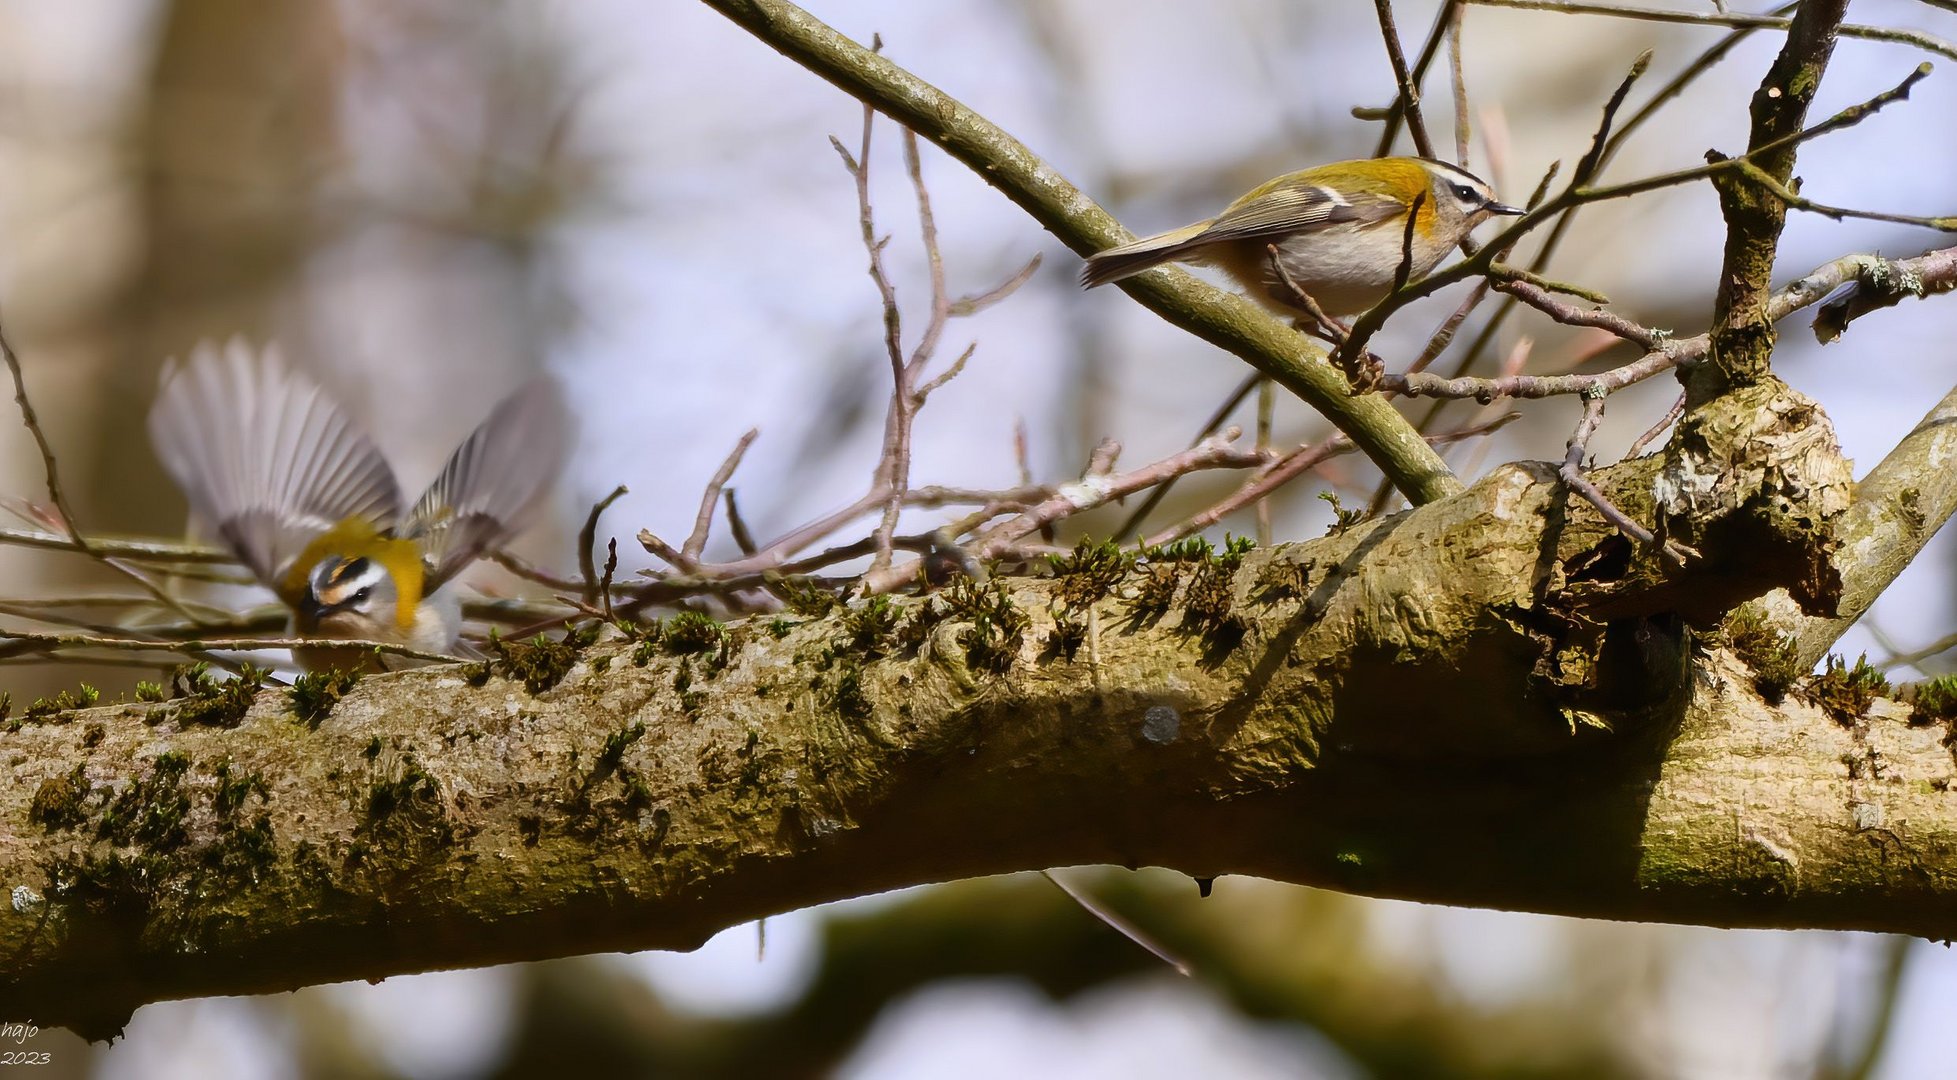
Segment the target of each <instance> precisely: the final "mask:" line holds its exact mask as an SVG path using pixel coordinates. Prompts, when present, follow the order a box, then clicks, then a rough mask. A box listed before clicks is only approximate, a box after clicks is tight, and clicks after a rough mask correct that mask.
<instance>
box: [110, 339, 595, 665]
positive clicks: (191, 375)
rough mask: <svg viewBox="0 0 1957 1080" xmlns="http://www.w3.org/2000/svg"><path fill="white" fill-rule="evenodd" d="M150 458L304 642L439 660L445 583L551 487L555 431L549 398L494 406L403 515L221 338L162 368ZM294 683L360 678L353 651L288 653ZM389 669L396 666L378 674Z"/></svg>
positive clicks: (306, 413)
mask: <svg viewBox="0 0 1957 1080" xmlns="http://www.w3.org/2000/svg"><path fill="white" fill-rule="evenodd" d="M149 431H150V440H151V442H152V443H153V444H154V445H155V447H156V453H157V457H158V458H160V459H161V460H162V462H163V467H164V468H165V469H166V470H168V471H169V473H170V475H171V477H173V478H174V479H175V480H176V482H177V486H179V487H181V488H182V489H183V491H184V494H185V496H186V497H188V499H189V501H190V508H191V511H192V512H193V513H194V514H195V515H196V516H197V517H198V518H200V519H202V520H203V521H204V522H205V523H206V524H207V525H209V526H210V527H212V528H214V529H216V530H217V533H218V535H219V536H220V537H222V538H223V540H224V542H225V543H226V544H228V545H229V546H230V547H231V550H232V551H233V552H235V553H236V554H237V556H238V558H239V560H240V561H242V562H243V563H244V564H245V565H246V566H247V567H249V568H250V570H251V572H252V573H253V574H254V575H256V576H257V578H258V580H259V581H260V582H262V583H264V584H265V585H266V586H267V587H268V588H270V589H271V590H272V591H273V592H274V593H276V594H277V595H278V597H279V599H280V600H281V601H282V602H284V603H285V605H286V606H287V607H289V608H291V609H292V630H293V632H294V633H295V634H297V635H299V636H302V637H313V638H339V639H355V640H368V641H385V642H391V643H394V644H399V645H405V646H408V647H410V648H413V649H418V650H421V651H425V652H437V653H453V652H454V651H455V649H456V643H457V638H458V636H459V634H460V632H461V625H462V616H461V604H460V601H459V600H458V598H457V597H456V596H455V594H454V591H453V590H450V589H444V588H443V586H444V585H446V584H447V583H448V582H449V581H450V580H451V579H453V578H454V577H455V575H456V574H458V573H460V572H461V571H462V569H463V568H464V567H466V566H468V565H469V563H471V562H473V561H474V560H475V559H476V558H477V556H479V555H481V554H482V553H483V552H484V551H485V550H487V549H489V548H491V547H494V546H496V545H498V544H501V543H502V542H503V541H505V540H507V539H508V538H509V537H510V536H511V535H513V534H514V533H515V532H516V531H518V530H519V529H520V528H521V527H522V526H523V524H524V522H525V519H526V518H527V517H528V515H529V513H530V512H531V511H532V510H533V509H534V508H535V506H536V504H537V503H538V502H539V501H540V499H541V498H542V496H543V495H544V494H545V492H546V489H547V488H548V486H549V485H550V484H551V482H552V481H553V480H555V478H556V476H557V473H558V470H559V469H560V467H561V466H562V464H563V459H564V455H565V452H566V449H567V446H566V444H567V441H568V440H567V436H568V431H569V424H568V418H567V415H566V412H565V408H564V402H563V398H562V397H561V396H560V394H559V393H558V391H557V389H556V386H555V384H553V383H552V382H551V381H550V380H549V379H547V378H542V377H540V378H537V379H534V380H532V381H531V382H529V383H527V384H525V385H524V386H522V387H520V388H519V389H518V390H517V391H516V392H515V393H512V394H511V395H510V396H509V397H507V398H505V399H504V400H503V402H502V403H501V404H500V405H498V406H497V407H496V409H495V411H494V412H492V413H490V415H489V418H488V419H487V420H484V421H483V422H482V425H481V426H480V427H478V428H476V430H475V432H474V433H473V434H471V435H470V436H469V437H468V439H467V440H465V441H464V442H463V443H462V445H461V446H460V447H458V448H456V451H455V453H454V454H453V455H451V456H450V457H449V460H448V464H447V465H445V466H444V467H443V468H442V471H441V475H439V476H437V477H436V478H435V482H434V483H433V484H432V485H430V486H429V488H428V490H427V491H426V492H425V493H423V494H422V496H421V498H420V500H419V501H417V502H416V503H415V504H414V506H413V507H412V508H410V507H408V506H407V505H406V503H405V502H404V500H403V499H402V496H401V489H400V488H399V486H397V484H396V483H395V479H394V473H393V471H392V470H391V469H390V468H388V464H387V460H386V459H385V458H383V457H382V456H381V453H380V451H379V450H378V449H377V448H376V447H375V446H374V444H373V443H372V442H371V441H370V440H369V439H368V438H367V436H366V435H365V434H364V433H363V432H362V431H361V430H360V429H359V428H358V427H356V426H355V425H354V423H353V422H352V421H351V420H350V419H349V418H348V417H347V415H346V413H345V412H344V411H343V410H342V409H341V408H340V406H339V405H338V404H337V403H336V402H334V401H333V399H332V398H330V397H328V396H327V394H326V392H325V391H324V390H322V389H321V388H320V387H319V386H318V385H317V384H315V383H314V382H313V381H312V380H311V379H309V378H307V377H305V376H304V375H302V374H300V373H299V372H297V371H295V370H293V369H291V368H289V367H287V366H286V365H285V363H284V362H283V360H282V359H281V358H280V356H279V353H278V350H277V348H276V347H268V348H266V349H265V350H264V352H263V354H262V355H260V354H257V353H255V352H254V350H253V349H252V348H251V347H250V346H249V345H247V344H246V343H245V342H244V341H243V340H242V339H237V338H234V339H232V341H231V342H230V343H229V344H227V345H225V346H224V347H223V349H222V350H220V349H218V348H217V347H215V346H213V345H211V344H209V343H204V344H200V345H198V346H197V347H196V348H195V349H193V350H192V351H191V354H190V359H189V361H188V362H185V363H181V364H180V363H177V362H176V361H174V360H173V361H171V362H170V363H168V364H166V365H165V367H164V370H163V381H162V387H161V389H160V390H159V392H158V394H157V400H156V404H155V406H154V407H153V408H152V409H151V411H150V416H149ZM294 659H296V660H297V661H298V662H299V664H300V666H301V667H304V668H307V669H308V670H314V671H317V670H322V669H325V668H344V669H350V670H351V669H365V670H373V669H375V668H377V667H378V666H380V662H379V661H378V660H377V659H376V658H375V657H374V656H373V655H372V654H371V653H370V652H366V651H364V650H358V649H334V648H330V647H320V648H310V649H300V650H295V655H294ZM389 666H398V664H395V663H394V662H393V660H392V659H390V660H389Z"/></svg>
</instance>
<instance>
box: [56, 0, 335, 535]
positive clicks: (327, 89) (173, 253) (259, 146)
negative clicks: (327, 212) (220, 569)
mask: <svg viewBox="0 0 1957 1080" xmlns="http://www.w3.org/2000/svg"><path fill="white" fill-rule="evenodd" d="M158 18H159V23H160V31H159V33H158V34H157V37H156V42H157V45H156V53H155V59H154V64H153V67H152V69H151V75H150V80H149V82H150V87H149V92H148V93H147V94H146V95H144V97H143V99H142V101H143V105H144V110H145V111H143V112H141V113H139V114H137V115H136V116H135V117H134V118H133V119H132V122H131V126H130V130H129V133H128V138H129V143H130V146H131V147H132V149H133V157H134V160H133V162H132V168H133V170H134V171H135V173H136V175H137V178H138V179H137V182H138V183H139V184H140V185H141V190H142V197H141V206H142V214H141V217H140V218H139V220H138V227H139V228H140V229H141V230H142V233H143V236H142V239H141V241H140V243H139V245H138V248H137V249H138V250H139V251H140V253H141V256H140V257H141V263H140V264H139V265H138V267H137V268H136V270H135V272H134V273H132V274H131V275H130V276H129V278H128V280H127V282H126V284H125V285H124V287H123V289H122V290H121V291H120V293H118V294H117V295H115V296H112V297H110V298H109V300H108V304H107V308H108V310H107V311H106V312H105V313H104V314H105V317H104V318H102V319H101V320H100V325H101V326H104V327H109V328H112V329H113V333H114V336H113V337H112V338H111V339H110V340H108V341H105V342H103V353H102V355H103V361H102V363H103V365H104V367H103V371H102V374H101V377H99V378H97V379H96V380H94V385H95V386H96V387H97V388H98V392H97V393H96V394H94V395H91V396H90V397H89V398H88V399H87V402H88V407H89V408H90V409H91V410H92V411H93V416H92V417H91V418H90V420H89V423H88V426H87V429H86V430H88V431H90V432H92V433H93V434H94V438H95V445H94V446H93V447H92V448H91V451H90V452H88V453H87V455H86V457H85V458H84V457H82V456H81V455H77V456H76V457H75V461H76V462H77V463H78V464H79V463H80V462H82V461H84V460H85V461H87V462H88V464H89V469H88V471H87V472H86V473H84V474H83V476H85V478H86V482H85V483H83V484H81V485H79V488H80V490H81V491H83V492H86V501H85V504H84V507H83V508H82V510H81V512H82V513H84V514H85V515H86V516H87V518H88V521H89V524H90V525H91V526H92V527H98V528H103V529H117V530H132V529H154V528H155V527H156V525H157V523H158V522H162V521H169V520H172V519H176V518H180V517H181V515H182V505H183V503H182V500H181V499H180V498H179V497H178V496H177V494H176V489H175V487H174V486H173V485H171V484H170V482H169V481H168V479H167V478H165V477H164V476H163V474H162V472H161V470H160V469H158V467H157V465H156V463H155V462H154V461H153V460H152V458H151V456H150V454H149V453H148V452H147V440H146V439H135V440H133V441H132V438H131V435H132V433H135V432H141V431H142V430H143V426H142V425H143V417H144V416H145V415H146V414H147V413H148V411H149V402H150V398H151V396H152V391H153V389H154V387H155V382H156V373H157V369H158V368H159V367H160V366H161V364H162V362H163V360H164V358H166V357H168V356H172V355H181V354H182V353H184V352H186V351H188V349H189V347H190V346H191V345H192V344H194V343H196V342H197V341H198V340H200V339H202V338H212V337H215V338H224V337H229V336H230V335H232V334H244V335H246V336H248V337H251V338H253V339H256V340H264V339H267V338H269V337H271V336H273V331H274V330H275V329H276V328H277V325H278V319H279V316H280V314H281V312H280V308H281V305H289V304H291V303H293V301H294V297H293V295H292V293H293V281H294V278H295V277H296V276H297V275H298V273H299V272H300V271H301V270H302V269H303V267H304V264H305V261H306V258H307V255H308V253H309V252H310V250H311V248H312V246H313V242H314V232H315V223H316V218H317V215H316V210H315V207H314V188H315V184H316V183H317V181H318V180H319V179H320V178H321V177H322V176H323V175H324V174H325V172H326V170H327V169H328V168H329V167H330V166H332V165H333V164H334V163H335V162H336V160H337V157H338V135H337V129H336V116H337V113H338V95H339V92H340V85H339V71H340V67H341V59H340V50H341V43H340V40H339V25H338V18H339V14H338V9H337V8H336V7H334V6H333V5H331V4H263V3H254V2H253V0H175V2H172V3H167V4H165V5H163V9H162V10H161V11H160V12H159V13H158Z"/></svg>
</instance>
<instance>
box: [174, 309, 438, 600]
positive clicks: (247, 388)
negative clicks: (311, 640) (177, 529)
mask: <svg viewBox="0 0 1957 1080" xmlns="http://www.w3.org/2000/svg"><path fill="white" fill-rule="evenodd" d="M149 431H150V441H151V443H152V444H154V446H155V447H156V455H157V457H158V458H159V459H160V460H161V461H162V463H163V467H164V468H165V469H166V470H168V471H169V473H170V475H171V477H172V478H173V479H175V480H176V482H177V486H178V487H180V488H182V489H183V492H184V495H185V496H186V497H187V498H188V499H189V500H190V508H191V510H192V512H194V513H195V514H196V515H197V516H198V517H199V518H201V519H203V520H204V521H205V522H206V523H207V524H209V525H210V526H211V527H213V528H215V529H216V530H217V531H218V535H219V536H221V537H223V538H224V540H225V542H227V543H228V544H230V545H231V549H232V551H234V552H235V553H236V554H237V556H238V558H239V559H240V560H242V561H243V562H244V563H245V565H246V566H248V567H250V568H251V570H252V572H253V573H255V574H257V575H258V578H259V580H260V581H263V582H265V583H266V584H267V585H271V586H273V587H274V588H278V586H279V583H280V581H281V578H282V576H283V574H284V572H285V570H286V568H287V564H288V563H290V562H291V560H292V558H293V557H294V556H296V555H297V554H298V553H299V552H300V550H301V549H302V548H304V547H305V545H306V543H307V541H308V540H310V539H311V538H313V537H315V536H317V535H319V534H320V533H321V532H324V531H325V530H327V529H330V528H332V527H333V526H334V525H335V524H337V523H339V522H341V521H344V520H346V519H348V518H358V519H361V520H364V521H368V522H372V523H375V524H377V525H381V526H386V525H389V524H392V523H393V522H395V521H397V520H399V518H400V516H401V508H402V498H401V490H400V487H399V486H398V485H397V484H396V483H395V481H394V473H393V471H392V470H390V469H389V468H388V466H387V460H386V459H385V458H383V457H381V454H380V451H379V450H378V449H376V448H375V446H374V444H373V443H372V442H371V441H369V440H368V438H367V436H366V435H365V434H364V433H362V432H361V431H360V429H359V428H357V427H355V426H354V423H353V421H352V420H350V419H349V418H348V417H347V415H346V413H345V412H344V411H342V410H341V409H340V407H339V405H338V404H337V403H335V402H334V401H333V399H332V398H330V397H328V396H327V395H326V392H325V391H324V390H322V389H320V387H319V386H318V384H316V383H314V382H313V381H312V380H311V379H309V378H307V377H305V376H304V375H301V374H300V373H298V372H297V371H294V370H292V369H290V368H288V367H286V366H285V363H284V362H283V360H282V359H281V358H280V356H279V352H278V349H277V347H276V346H268V347H266V348H265V350H264V351H263V353H262V354H256V353H254V351H253V349H252V348H251V347H250V346H249V345H247V344H246V343H245V341H244V340H243V339H242V338H233V339H232V340H231V341H230V342H228V343H227V344H226V345H225V346H224V347H223V349H222V350H220V349H218V348H217V347H216V346H214V345H212V344H210V343H209V342H204V343H200V344H199V345H198V346H197V347H196V348H195V349H192V350H191V353H190V359H189V360H188V361H186V362H183V363H178V362H176V361H174V360H173V361H171V362H170V363H169V364H167V365H165V367H164V371H163V385H162V388H161V389H160V390H159V391H158V393H157V399H156V404H155V405H154V406H153V407H152V408H151V409H150V415H149Z"/></svg>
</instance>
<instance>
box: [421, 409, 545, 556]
mask: <svg viewBox="0 0 1957 1080" xmlns="http://www.w3.org/2000/svg"><path fill="white" fill-rule="evenodd" d="M569 441H570V417H569V414H568V412H567V411H566V409H565V406H564V398H563V395H562V393H561V392H560V391H559V390H558V389H557V385H556V383H554V382H553V381H551V380H550V379H549V378H548V377H546V376H539V377H537V378H535V379H532V380H531V381H530V382H528V383H526V384H524V385H523V386H522V387H519V388H518V389H517V390H516V392H515V393H513V394H511V395H510V396H509V397H506V398H504V399H503V402H502V404H500V405H498V406H496V411H495V412H492V413H490V414H489V419H487V420H484V421H483V422H482V424H481V426H479V427H477V428H476V430H475V432H474V433H473V434H471V435H470V436H469V438H468V439H467V440H465V441H464V442H463V443H462V445H461V446H459V447H457V448H456V450H455V453H454V454H452V455H450V457H449V459H448V464H447V465H445V466H443V467H442V473H441V475H440V476H437V477H436V478H435V482H434V483H433V484H431V485H429V487H428V490H427V492H426V493H424V494H423V495H422V496H421V500H420V501H419V502H417V503H415V507H414V510H413V511H411V512H410V513H409V514H408V520H407V523H406V526H405V528H404V530H403V532H404V534H405V535H408V536H414V537H417V538H419V539H420V540H421V543H422V552H423V556H424V558H425V559H426V560H427V562H428V564H429V575H428V584H427V589H428V591H429V592H433V591H435V590H436V589H437V588H440V587H441V585H442V583H443V582H445V581H447V580H448V579H449V578H451V577H454V576H455V575H456V574H457V573H458V572H460V571H461V569H462V568H463V567H464V566H467V565H468V564H469V562H470V560H472V559H474V558H475V557H476V556H478V555H480V554H482V552H483V551H484V550H486V549H488V548H491V547H494V546H496V545H497V544H500V543H502V542H503V541H504V540H506V539H508V538H509V537H510V536H512V535H514V534H515V533H516V532H517V531H518V530H520V529H522V528H523V526H524V523H525V520H526V519H527V518H528V516H529V514H530V512H531V510H533V509H534V508H535V507H536V505H537V503H538V502H539V501H540V500H541V499H542V497H543V496H544V494H545V493H546V491H547V490H548V489H549V487H550V485H551V483H552V481H554V480H556V478H557V474H558V470H559V469H561V468H562V467H563V464H564V455H565V453H566V451H567V450H568V449H569Z"/></svg>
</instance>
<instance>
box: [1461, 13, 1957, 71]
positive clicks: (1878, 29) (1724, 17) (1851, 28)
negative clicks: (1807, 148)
mask: <svg viewBox="0 0 1957 1080" xmlns="http://www.w3.org/2000/svg"><path fill="white" fill-rule="evenodd" d="M1468 2H1469V3H1474V4H1480V5H1482V6H1483V7H1505V8H1518V9H1521V10H1523V11H1553V12H1558V13H1561V14H1565V15H1610V16H1614V17H1616V18H1620V19H1642V20H1646V21H1649V22H1670V23H1695V24H1697V25H1700V26H1730V27H1735V28H1742V29H1748V30H1785V29H1787V28H1788V26H1789V25H1791V23H1792V20H1789V19H1783V18H1779V17H1777V16H1773V15H1748V14H1743V13H1741V12H1735V11H1715V12H1705V11H1674V10H1665V9H1658V8H1639V7H1625V6H1621V5H1618V4H1598V3H1583V2H1580V0H1468ZM1840 33H1841V36H1843V37H1852V38H1861V39H1863V40H1865V41H1886V42H1890V43H1892V44H1897V45H1909V46H1913V47H1915V48H1918V49H1922V50H1923V51H1925V52H1932V53H1936V54H1938V55H1940V56H1948V57H1950V58H1951V59H1953V60H1957V45H1952V44H1951V43H1949V42H1947V41H1944V40H1942V39H1940V38H1936V37H1933V36H1931V35H1929V34H1925V33H1923V32H1921V31H1918V30H1900V29H1895V28H1892V27H1887V26H1858V25H1856V24H1854V23H1843V24H1842V26H1841V30H1840Z"/></svg>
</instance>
